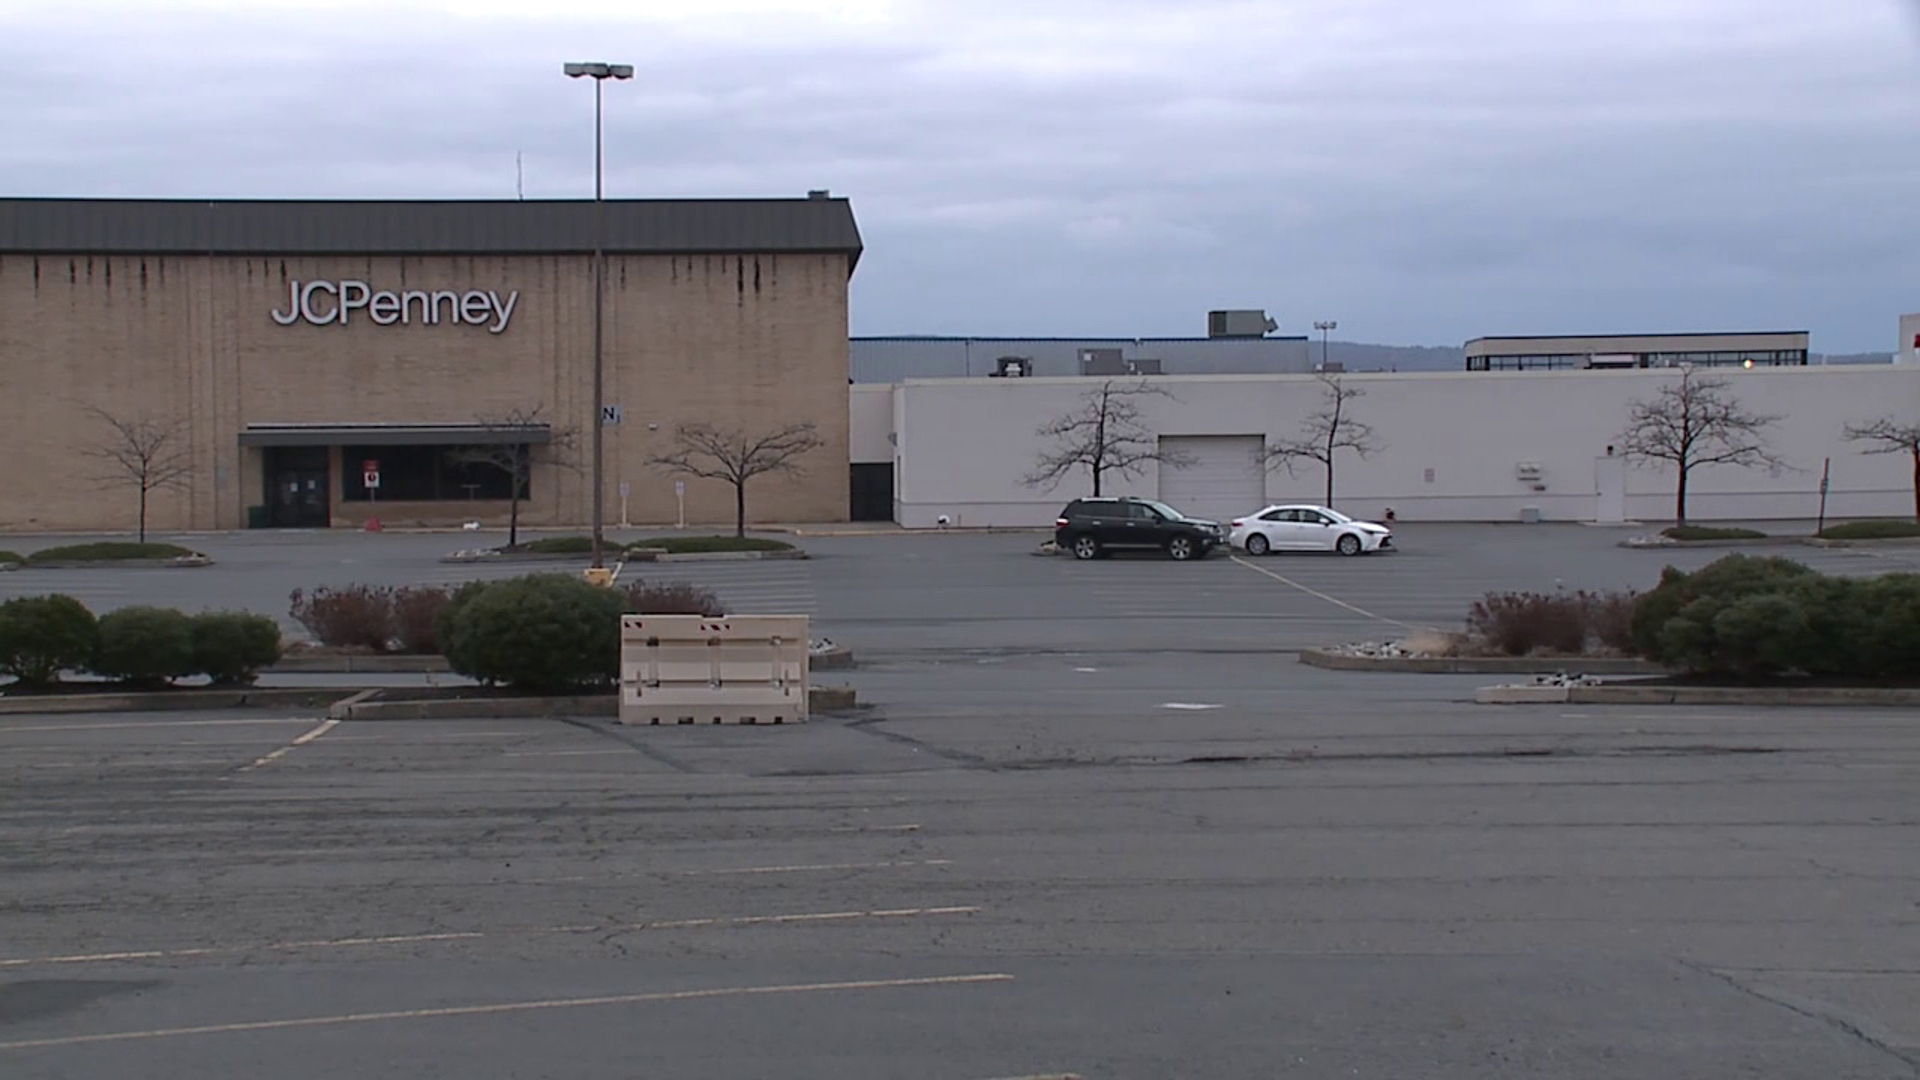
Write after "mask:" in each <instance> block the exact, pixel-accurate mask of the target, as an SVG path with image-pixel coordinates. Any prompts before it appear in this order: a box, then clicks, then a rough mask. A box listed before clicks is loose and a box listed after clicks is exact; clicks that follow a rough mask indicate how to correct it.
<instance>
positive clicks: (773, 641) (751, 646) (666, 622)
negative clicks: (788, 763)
mask: <svg viewBox="0 0 1920 1080" xmlns="http://www.w3.org/2000/svg"><path fill="white" fill-rule="evenodd" d="M807 631H808V626H807V617H806V616H805V615H734V616H728V617H724V618H718V619H710V618H707V617H705V616H702V615H623V616H621V618H620V722H621V723H623V724H797V723H804V722H805V721H806V719H807V678H808V675H809V674H810V672H809V665H808V656H809V654H808V649H807V642H808V634H807Z"/></svg>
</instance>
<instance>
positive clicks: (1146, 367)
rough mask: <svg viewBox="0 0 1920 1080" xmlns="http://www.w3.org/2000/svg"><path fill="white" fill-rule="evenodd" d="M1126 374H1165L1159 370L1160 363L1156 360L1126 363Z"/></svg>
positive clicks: (1136, 360) (1138, 360) (1137, 360)
mask: <svg viewBox="0 0 1920 1080" xmlns="http://www.w3.org/2000/svg"><path fill="white" fill-rule="evenodd" d="M1127 374H1129V375H1162V374H1165V372H1163V371H1161V370H1160V361H1158V360H1140V359H1135V360H1129V361H1127Z"/></svg>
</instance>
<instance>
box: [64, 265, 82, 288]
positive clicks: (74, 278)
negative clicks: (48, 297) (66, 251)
mask: <svg viewBox="0 0 1920 1080" xmlns="http://www.w3.org/2000/svg"><path fill="white" fill-rule="evenodd" d="M67 284H69V285H78V284H80V264H79V263H77V262H74V261H73V260H72V259H68V260H67Z"/></svg>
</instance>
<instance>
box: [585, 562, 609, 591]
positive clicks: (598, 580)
mask: <svg viewBox="0 0 1920 1080" xmlns="http://www.w3.org/2000/svg"><path fill="white" fill-rule="evenodd" d="M587 584H589V585H598V586H600V587H601V588H603V589H605V588H609V587H611V586H612V585H613V571H612V570H610V569H608V568H607V567H604V566H589V567H587Z"/></svg>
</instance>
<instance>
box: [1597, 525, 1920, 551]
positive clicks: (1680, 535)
mask: <svg viewBox="0 0 1920 1080" xmlns="http://www.w3.org/2000/svg"><path fill="white" fill-rule="evenodd" d="M1903 540H1920V523H1916V522H1912V521H1907V520H1905V519H1887V518H1879V519H1874V520H1871V521H1846V522H1841V523H1839V524H1837V525H1829V526H1827V527H1826V528H1824V529H1821V530H1820V531H1818V532H1816V533H1814V534H1812V535H1811V536H1772V535H1769V534H1767V533H1764V532H1761V531H1760V530H1758V529H1746V528H1726V527H1721V526H1715V525H1669V526H1668V527H1666V528H1664V529H1662V530H1660V532H1659V533H1658V534H1657V535H1654V536H1635V537H1631V538H1629V539H1626V540H1622V541H1621V542H1620V546H1621V547H1630V548H1668V547H1733V546H1740V545H1748V544H1811V545H1814V546H1816V547H1825V546H1829V545H1846V544H1855V543H1876V542H1894V541H1903Z"/></svg>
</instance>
